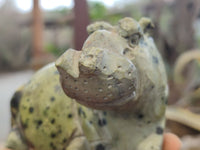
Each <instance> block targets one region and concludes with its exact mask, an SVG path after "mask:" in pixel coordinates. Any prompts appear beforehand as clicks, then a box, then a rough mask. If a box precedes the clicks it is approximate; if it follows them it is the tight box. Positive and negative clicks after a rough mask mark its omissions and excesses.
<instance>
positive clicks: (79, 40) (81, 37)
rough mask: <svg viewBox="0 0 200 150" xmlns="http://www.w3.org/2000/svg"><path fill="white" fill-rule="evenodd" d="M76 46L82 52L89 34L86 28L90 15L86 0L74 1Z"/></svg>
mask: <svg viewBox="0 0 200 150" xmlns="http://www.w3.org/2000/svg"><path fill="white" fill-rule="evenodd" d="M74 14H75V19H74V46H75V49H77V50H81V48H82V46H83V43H84V41H85V39H86V38H87V36H88V34H87V31H86V27H87V25H88V24H89V14H88V7H87V1H86V0H74Z"/></svg>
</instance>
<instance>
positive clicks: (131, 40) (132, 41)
mask: <svg viewBox="0 0 200 150" xmlns="http://www.w3.org/2000/svg"><path fill="white" fill-rule="evenodd" d="M140 37H141V36H140V34H138V33H136V34H133V35H132V36H130V37H129V45H130V46H131V47H134V46H135V45H137V44H138V43H139V39H140Z"/></svg>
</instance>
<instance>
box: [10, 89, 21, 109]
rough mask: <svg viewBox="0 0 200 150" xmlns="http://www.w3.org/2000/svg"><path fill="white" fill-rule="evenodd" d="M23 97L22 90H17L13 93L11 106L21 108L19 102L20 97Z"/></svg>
mask: <svg viewBox="0 0 200 150" xmlns="http://www.w3.org/2000/svg"><path fill="white" fill-rule="evenodd" d="M21 97H22V92H20V91H18V92H15V94H14V95H13V97H12V99H11V107H12V108H15V109H17V110H18V109H19V102H20V99H21Z"/></svg>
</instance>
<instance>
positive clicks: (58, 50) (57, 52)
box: [45, 43, 67, 56]
mask: <svg viewBox="0 0 200 150" xmlns="http://www.w3.org/2000/svg"><path fill="white" fill-rule="evenodd" d="M66 49H67V48H59V47H57V46H56V45H54V44H52V43H49V44H47V45H45V50H46V51H47V52H49V53H51V54H53V55H54V56H60V55H61V54H62V53H64V52H65V51H66Z"/></svg>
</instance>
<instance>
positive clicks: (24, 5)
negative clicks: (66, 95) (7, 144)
mask: <svg viewBox="0 0 200 150" xmlns="http://www.w3.org/2000/svg"><path fill="white" fill-rule="evenodd" d="M127 16H128V17H133V18H135V19H136V20H139V19H140V18H141V17H142V16H146V17H150V18H151V19H152V20H153V22H154V24H155V30H154V32H153V37H154V40H155V42H156V45H157V47H158V49H159V51H160V53H161V55H162V56H163V59H164V62H165V66H166V69H167V74H168V81H169V88H170V95H169V101H168V104H169V106H168V108H167V112H166V117H167V127H166V132H173V133H175V134H177V135H178V136H179V137H180V138H181V140H182V142H183V146H182V150H200V144H199V143H200V1H199V0H126V1H124V0H56V1H55V0H0V143H3V142H4V141H5V139H6V137H7V135H8V133H9V130H10V108H9V102H10V98H11V96H12V94H13V93H14V91H15V90H16V89H17V87H19V86H20V85H21V84H23V83H25V82H27V81H28V80H29V79H30V77H31V76H32V74H33V73H34V72H35V71H36V70H37V69H39V68H40V67H42V66H44V65H45V64H47V63H49V62H52V61H54V60H55V59H56V58H57V57H58V56H60V55H61V54H62V53H63V52H64V51H65V50H66V49H68V48H75V49H77V50H80V49H81V47H82V44H83V42H84V40H85V39H86V38H87V36H88V35H87V33H86V26H87V25H88V24H89V23H92V22H94V21H98V20H104V21H107V22H109V23H111V24H116V23H117V21H118V20H119V19H121V18H123V17H127ZM0 145H1V144H0Z"/></svg>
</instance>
